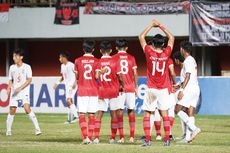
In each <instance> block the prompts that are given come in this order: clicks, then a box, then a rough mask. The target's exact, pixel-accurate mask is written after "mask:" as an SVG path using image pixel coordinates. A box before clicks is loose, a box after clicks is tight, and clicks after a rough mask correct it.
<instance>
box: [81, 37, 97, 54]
mask: <svg viewBox="0 0 230 153" xmlns="http://www.w3.org/2000/svg"><path fill="white" fill-rule="evenodd" d="M82 46H83V50H84V52H86V53H92V52H93V50H94V47H95V41H94V40H85V41H84V42H83V45H82Z"/></svg>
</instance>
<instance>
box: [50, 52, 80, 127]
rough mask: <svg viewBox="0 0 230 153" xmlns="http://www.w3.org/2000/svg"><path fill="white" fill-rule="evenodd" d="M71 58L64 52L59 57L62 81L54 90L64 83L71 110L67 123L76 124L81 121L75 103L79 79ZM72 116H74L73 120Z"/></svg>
mask: <svg viewBox="0 0 230 153" xmlns="http://www.w3.org/2000/svg"><path fill="white" fill-rule="evenodd" d="M69 56H70V55H69V53H68V52H62V53H60V55H59V61H60V63H61V74H62V76H61V78H60V80H59V81H58V82H57V83H56V84H55V85H54V89H56V88H57V86H58V85H59V84H60V83H61V82H64V84H65V89H66V90H65V95H66V103H67V106H68V108H69V111H68V119H67V123H74V122H76V121H78V120H79V117H78V112H77V108H76V106H75V104H74V102H73V101H74V96H75V94H76V91H77V79H76V75H75V71H74V64H73V63H72V62H70V61H69ZM71 114H73V116H74V118H73V119H71V118H72V117H71Z"/></svg>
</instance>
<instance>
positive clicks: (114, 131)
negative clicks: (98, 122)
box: [109, 111, 118, 144]
mask: <svg viewBox="0 0 230 153" xmlns="http://www.w3.org/2000/svg"><path fill="white" fill-rule="evenodd" d="M110 116H111V136H110V140H109V143H110V144H114V143H115V138H116V134H117V129H118V120H117V111H110Z"/></svg>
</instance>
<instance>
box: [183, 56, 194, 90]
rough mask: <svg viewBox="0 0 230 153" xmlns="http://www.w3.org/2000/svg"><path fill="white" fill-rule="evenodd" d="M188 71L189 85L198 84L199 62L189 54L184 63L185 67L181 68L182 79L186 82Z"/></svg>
mask: <svg viewBox="0 0 230 153" xmlns="http://www.w3.org/2000/svg"><path fill="white" fill-rule="evenodd" d="M186 73H190V80H189V82H188V84H187V86H192V85H198V79H197V64H196V61H195V59H194V58H193V57H192V56H188V57H187V58H186V59H185V60H184V63H183V67H182V69H181V76H180V81H181V82H184V80H185V77H186Z"/></svg>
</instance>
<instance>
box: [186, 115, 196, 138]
mask: <svg viewBox="0 0 230 153" xmlns="http://www.w3.org/2000/svg"><path fill="white" fill-rule="evenodd" d="M189 120H190V122H191V123H193V124H195V118H194V117H193V116H191V117H189ZM191 134H192V131H191V130H190V129H189V128H188V127H187V128H186V136H185V140H187V141H190V140H191Z"/></svg>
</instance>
